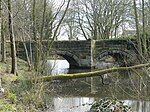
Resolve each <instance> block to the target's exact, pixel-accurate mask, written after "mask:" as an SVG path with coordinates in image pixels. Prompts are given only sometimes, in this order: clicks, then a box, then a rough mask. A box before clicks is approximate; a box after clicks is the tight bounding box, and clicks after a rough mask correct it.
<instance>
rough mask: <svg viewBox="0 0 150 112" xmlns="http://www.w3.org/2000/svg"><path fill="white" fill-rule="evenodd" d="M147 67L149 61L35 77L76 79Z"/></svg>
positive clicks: (44, 79) (50, 79)
mask: <svg viewBox="0 0 150 112" xmlns="http://www.w3.org/2000/svg"><path fill="white" fill-rule="evenodd" d="M144 67H145V68H147V67H150V63H146V64H139V65H135V66H130V67H116V68H109V69H104V70H98V71H93V72H84V73H76V74H60V75H54V76H52V75H51V76H41V77H38V78H36V79H32V80H33V81H34V80H37V79H41V80H43V81H52V80H68V79H77V78H85V77H94V76H101V75H103V74H106V73H112V72H120V71H127V70H130V71H132V70H135V69H139V68H144Z"/></svg>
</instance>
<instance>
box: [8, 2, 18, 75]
mask: <svg viewBox="0 0 150 112" xmlns="http://www.w3.org/2000/svg"><path fill="white" fill-rule="evenodd" d="M8 11H9V14H8V26H9V37H10V46H11V58H12V66H11V73H13V74H15V75H16V73H17V58H16V47H15V37H14V32H13V16H12V10H11V0H8Z"/></svg>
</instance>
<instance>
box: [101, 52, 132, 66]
mask: <svg viewBox="0 0 150 112" xmlns="http://www.w3.org/2000/svg"><path fill="white" fill-rule="evenodd" d="M108 56H111V57H112V58H113V59H114V60H115V61H114V63H115V64H118V65H119V66H121V67H123V66H129V65H131V63H130V62H131V61H129V57H128V56H127V54H125V53H124V54H123V53H121V52H107V53H104V54H103V55H102V56H101V58H104V57H108ZM106 60H107V59H106Z"/></svg>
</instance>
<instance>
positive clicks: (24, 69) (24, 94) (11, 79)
mask: <svg viewBox="0 0 150 112" xmlns="http://www.w3.org/2000/svg"><path fill="white" fill-rule="evenodd" d="M10 62H11V61H10V59H7V62H6V63H1V62H0V78H1V80H2V83H1V85H2V88H4V90H5V91H4V93H0V112H37V111H41V110H42V111H43V110H44V109H46V108H49V107H48V106H47V107H46V106H45V105H46V102H45V101H44V100H45V99H46V98H44V94H45V88H46V84H43V82H42V81H41V82H40V81H38V83H37V82H36V81H34V82H31V81H25V79H30V78H31V77H34V76H35V72H34V71H28V66H27V63H26V62H25V61H23V60H21V59H17V62H18V76H15V75H13V74H11V73H10V68H11V66H10V65H11V63H10ZM16 79H21V80H19V81H17V82H16Z"/></svg>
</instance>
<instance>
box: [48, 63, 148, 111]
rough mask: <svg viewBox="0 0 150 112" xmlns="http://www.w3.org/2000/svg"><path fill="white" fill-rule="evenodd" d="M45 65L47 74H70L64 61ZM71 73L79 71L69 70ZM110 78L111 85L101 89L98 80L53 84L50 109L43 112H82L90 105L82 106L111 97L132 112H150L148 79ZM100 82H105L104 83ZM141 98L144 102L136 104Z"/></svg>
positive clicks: (140, 101) (87, 79)
mask: <svg viewBox="0 0 150 112" xmlns="http://www.w3.org/2000/svg"><path fill="white" fill-rule="evenodd" d="M48 62H49V63H48V71H49V72H51V73H52V74H62V73H67V72H69V71H70V70H69V71H68V68H69V64H68V62H66V60H57V61H55V60H51V61H48ZM84 71H85V70H84ZM89 71H90V70H89ZM73 72H74V73H75V72H83V71H78V70H73ZM125 74H126V73H125ZM110 75H111V80H112V82H114V83H112V84H111V85H102V83H101V78H100V77H92V78H83V79H77V80H71V81H67V82H60V83H56V84H54V85H53V89H54V91H55V92H54V95H53V105H54V108H53V110H48V111H47V112H86V111H88V110H89V109H90V105H85V106H83V104H87V103H88V104H90V103H92V102H94V101H96V100H98V99H101V98H104V97H114V98H118V99H119V100H123V101H125V103H126V104H127V105H129V106H131V107H132V109H133V112H150V98H149V93H150V87H149V81H148V80H149V79H147V78H146V77H145V78H144V77H142V78H141V76H139V75H136V74H133V75H131V76H125V77H122V76H123V75H122V76H121V77H119V76H118V75H114V74H110ZM108 76H109V74H108ZM106 79H107V77H106ZM132 79H135V80H132ZM104 81H105V82H106V80H104ZM143 81H145V82H143ZM107 82H110V80H107ZM143 83H144V84H145V85H146V87H145V86H144V85H143ZM137 93H138V96H137ZM58 96H59V97H58ZM141 97H144V99H143V100H140V98H141Z"/></svg>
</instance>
